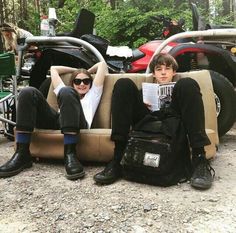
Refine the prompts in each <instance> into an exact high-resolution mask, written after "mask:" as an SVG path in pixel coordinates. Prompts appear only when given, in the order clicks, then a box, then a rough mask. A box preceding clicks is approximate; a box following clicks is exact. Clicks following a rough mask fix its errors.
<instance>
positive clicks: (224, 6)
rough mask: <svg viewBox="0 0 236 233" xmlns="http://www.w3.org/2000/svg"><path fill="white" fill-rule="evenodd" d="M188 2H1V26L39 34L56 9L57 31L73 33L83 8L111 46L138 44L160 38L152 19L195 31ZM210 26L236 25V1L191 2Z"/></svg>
mask: <svg viewBox="0 0 236 233" xmlns="http://www.w3.org/2000/svg"><path fill="white" fill-rule="evenodd" d="M189 2H190V1H189V0H0V23H3V22H11V23H14V24H16V25H18V26H19V27H21V28H23V29H26V30H28V31H30V32H31V33H33V34H34V35H39V34H40V30H39V25H40V20H41V17H42V15H47V14H48V8H49V7H53V8H56V14H57V18H58V19H59V20H60V23H58V25H57V29H56V32H57V33H60V32H70V31H72V29H73V27H74V24H75V21H76V18H77V16H78V13H79V11H80V9H82V8H86V9H88V10H90V11H92V12H93V13H94V14H95V16H96V20H95V29H96V34H97V35H99V36H102V37H104V38H106V39H108V40H109V41H110V43H111V45H127V46H130V47H138V46H139V45H141V44H143V43H145V42H147V41H150V40H153V39H155V38H158V37H160V35H161V31H162V28H163V25H162V23H161V22H157V21H153V19H152V17H151V16H157V15H164V16H166V17H170V18H172V19H175V20H179V19H180V18H183V19H184V20H185V30H192V13H191V10H190V6H189ZM191 2H193V3H195V4H196V5H197V7H198V9H199V11H200V13H201V15H202V16H203V18H204V19H205V21H206V22H208V23H211V24H215V25H218V24H226V25H229V24H230V25H233V26H236V0H192V1H191Z"/></svg>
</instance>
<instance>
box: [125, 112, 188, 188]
mask: <svg viewBox="0 0 236 233" xmlns="http://www.w3.org/2000/svg"><path fill="white" fill-rule="evenodd" d="M121 165H122V167H123V176H124V178H126V179H128V180H131V181H136V182H141V183H146V184H152V185H159V186H170V185H175V184H177V183H179V182H184V181H187V180H188V179H189V178H190V176H191V171H192V169H191V160H190V150H189V144H188V139H187V136H186V133H185V130H184V127H183V125H182V122H181V120H180V119H179V118H177V117H175V116H172V117H168V118H167V119H165V120H162V121H160V120H159V118H158V117H155V116H151V115H147V116H146V117H145V118H144V119H143V120H142V121H141V122H140V123H139V124H138V125H137V126H136V127H135V128H134V130H133V131H132V132H131V133H130V138H129V140H128V144H127V146H126V149H125V152H124V156H123V158H122V161H121Z"/></svg>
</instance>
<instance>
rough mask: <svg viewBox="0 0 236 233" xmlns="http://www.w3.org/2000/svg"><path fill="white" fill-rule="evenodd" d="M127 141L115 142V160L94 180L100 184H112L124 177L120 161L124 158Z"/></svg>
mask: <svg viewBox="0 0 236 233" xmlns="http://www.w3.org/2000/svg"><path fill="white" fill-rule="evenodd" d="M126 144H127V142H126V141H115V149H114V159H113V160H112V161H111V162H110V163H108V165H107V166H106V167H105V169H104V170H103V171H101V172H99V173H97V174H96V175H95V176H94V177H93V179H94V180H95V181H96V182H97V183H99V184H112V183H114V182H115V181H117V180H118V179H119V178H121V176H122V167H121V165H120V161H121V159H122V157H123V154H124V150H125V146H126Z"/></svg>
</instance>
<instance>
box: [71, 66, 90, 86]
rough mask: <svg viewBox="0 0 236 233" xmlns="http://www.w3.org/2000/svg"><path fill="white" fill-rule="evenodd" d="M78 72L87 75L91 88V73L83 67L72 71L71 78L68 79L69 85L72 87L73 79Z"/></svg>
mask: <svg viewBox="0 0 236 233" xmlns="http://www.w3.org/2000/svg"><path fill="white" fill-rule="evenodd" d="M78 74H85V75H86V76H88V77H89V79H91V85H90V88H91V86H92V82H93V77H92V75H91V74H90V73H89V72H88V71H87V70H86V69H83V68H80V69H78V70H76V71H74V72H73V73H72V75H71V80H70V86H72V87H73V80H74V79H75V78H76V76H77V75H78Z"/></svg>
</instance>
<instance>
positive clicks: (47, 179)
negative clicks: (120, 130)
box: [0, 125, 236, 233]
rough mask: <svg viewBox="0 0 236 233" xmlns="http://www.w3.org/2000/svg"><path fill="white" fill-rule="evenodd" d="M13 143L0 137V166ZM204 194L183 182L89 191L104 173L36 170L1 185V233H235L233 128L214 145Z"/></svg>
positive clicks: (46, 166) (44, 166)
mask: <svg viewBox="0 0 236 233" xmlns="http://www.w3.org/2000/svg"><path fill="white" fill-rule="evenodd" d="M12 153H13V143H12V142H9V141H7V140H6V139H5V138H4V137H3V136H0V164H3V163H4V162H5V161H6V160H7V159H9V158H10V157H11V155H12ZM212 166H213V167H214V169H215V171H216V177H215V181H214V185H213V187H212V188H211V189H210V190H207V191H198V190H194V189H192V188H191V187H190V185H189V184H188V183H185V184H181V185H179V186H173V187H168V188H161V187H155V186H149V185H143V184H137V183H131V182H128V181H125V180H120V181H118V182H116V183H114V184H113V185H109V186H98V185H95V184H94V181H93V179H92V177H93V175H94V174H95V173H97V172H98V171H100V170H101V169H102V168H103V166H102V165H99V166H98V165H96V166H94V165H93V166H91V165H89V166H88V165H87V166H85V169H86V177H85V178H84V179H83V180H78V181H75V182H73V181H69V180H67V179H66V178H65V177H64V166H63V164H62V163H55V162H54V163H49V162H47V163H35V164H34V166H33V168H32V169H29V170H27V171H24V172H22V173H21V174H19V175H17V176H15V177H12V178H7V179H0V190H1V191H0V233H18V232H19V233H33V232H37V233H46V232H49V233H67V232H71V233H74V232H81V233H85V232H96V233H105V232H114V233H123V232H124V233H126V232H134V233H144V232H147V233H150V232H155V233H156V232H161V233H163V232H165V233H175V232H178V233H180V232H183V233H185V232H186V233H200V232H201V233H216V232H217V233H235V232H236V220H235V219H236V208H235V207H236V125H235V126H234V127H233V128H232V130H231V131H230V132H228V134H227V135H225V136H224V137H222V138H221V142H220V145H219V150H218V152H217V156H216V158H215V160H214V161H213V162H212Z"/></svg>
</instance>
